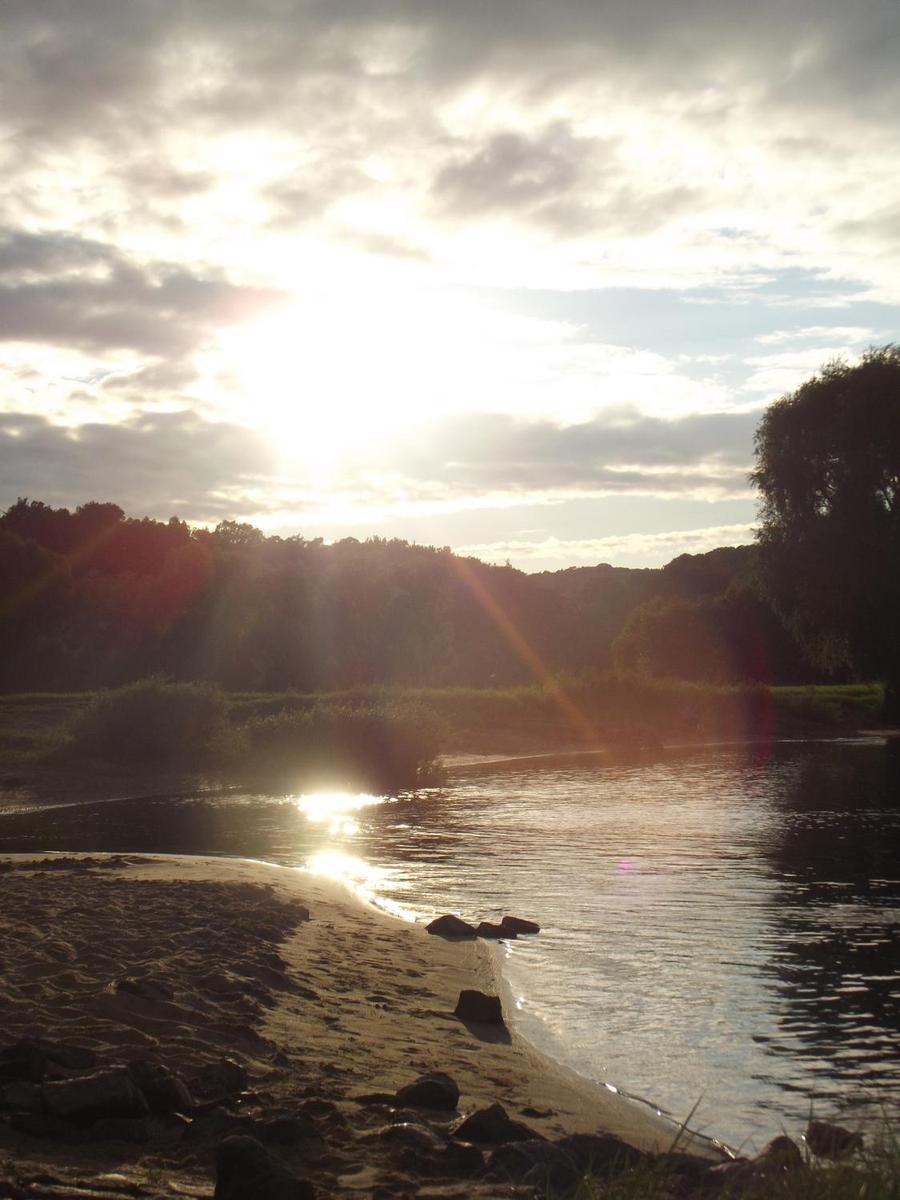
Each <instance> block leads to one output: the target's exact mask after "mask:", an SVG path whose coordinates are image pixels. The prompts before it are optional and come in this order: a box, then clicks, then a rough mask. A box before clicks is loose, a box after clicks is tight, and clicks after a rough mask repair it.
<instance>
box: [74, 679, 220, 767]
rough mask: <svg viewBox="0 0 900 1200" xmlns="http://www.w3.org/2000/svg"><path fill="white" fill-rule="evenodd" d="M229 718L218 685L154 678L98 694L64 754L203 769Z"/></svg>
mask: <svg viewBox="0 0 900 1200" xmlns="http://www.w3.org/2000/svg"><path fill="white" fill-rule="evenodd" d="M224 719H225V697H224V695H223V694H222V692H220V691H219V690H218V689H217V688H214V687H212V686H210V685H209V684H205V683H168V682H166V680H164V679H162V678H159V677H156V676H154V677H152V678H150V679H142V680H140V681H139V682H137V683H131V684H127V685H126V686H125V687H121V688H115V689H114V690H112V691H108V692H98V693H97V694H96V695H95V696H94V697H93V699H92V700H91V701H90V702H89V703H88V705H87V707H86V708H84V710H83V711H82V712H81V713H79V714H78V715H77V716H76V717H75V718H74V719H73V720H72V721H71V723H70V724H69V727H68V730H67V734H68V737H67V740H66V742H65V744H64V746H63V753H64V754H65V755H66V756H67V757H74V758H86V759H94V760H102V761H104V762H110V763H115V764H118V765H121V766H131V767H151V766H152V767H156V768H163V769H165V768H169V767H180V768H184V767H199V766H202V765H203V764H204V763H205V762H206V761H207V760H208V757H209V751H210V746H211V743H212V740H213V738H214V737H215V736H216V734H218V733H219V731H220V729H221V727H222V722H223V721H224Z"/></svg>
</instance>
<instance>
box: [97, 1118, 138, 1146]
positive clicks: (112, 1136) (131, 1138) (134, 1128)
mask: <svg viewBox="0 0 900 1200" xmlns="http://www.w3.org/2000/svg"><path fill="white" fill-rule="evenodd" d="M90 1134H91V1140H92V1141H95V1142H133V1143H134V1144H135V1145H141V1144H143V1143H144V1142H149V1141H150V1127H149V1125H148V1123H147V1118H146V1117H104V1118H103V1119H102V1120H101V1121H95V1122H94V1124H93V1125H92V1126H91V1129H90Z"/></svg>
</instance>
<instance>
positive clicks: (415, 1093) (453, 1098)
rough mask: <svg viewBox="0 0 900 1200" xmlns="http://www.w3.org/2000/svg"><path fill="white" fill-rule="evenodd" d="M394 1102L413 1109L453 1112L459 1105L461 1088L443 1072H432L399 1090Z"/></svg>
mask: <svg viewBox="0 0 900 1200" xmlns="http://www.w3.org/2000/svg"><path fill="white" fill-rule="evenodd" d="M393 1101H394V1102H395V1103H397V1104H405V1105H408V1106H409V1107H411V1108H436V1109H439V1110H440V1111H441V1112H453V1110H454V1109H455V1108H456V1106H457V1104H458V1103H459V1087H458V1086H457V1083H456V1080H454V1079H451V1078H450V1076H449V1075H445V1074H444V1072H443V1071H431V1072H429V1074H427V1075H420V1076H419V1078H418V1079H415V1080H413V1082H412V1083H407V1084H405V1085H404V1086H403V1087H402V1088H399V1089H398V1090H397V1093H396V1095H395V1096H394V1097H393Z"/></svg>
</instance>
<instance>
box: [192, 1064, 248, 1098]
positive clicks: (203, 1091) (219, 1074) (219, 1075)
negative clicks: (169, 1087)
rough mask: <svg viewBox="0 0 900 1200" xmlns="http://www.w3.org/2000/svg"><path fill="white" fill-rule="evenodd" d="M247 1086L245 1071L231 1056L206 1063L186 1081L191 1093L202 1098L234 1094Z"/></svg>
mask: <svg viewBox="0 0 900 1200" xmlns="http://www.w3.org/2000/svg"><path fill="white" fill-rule="evenodd" d="M246 1086H247V1072H246V1070H245V1068H244V1067H242V1066H241V1064H240V1063H239V1062H235V1060H234V1059H233V1058H223V1059H221V1061H219V1062H217V1063H208V1064H207V1065H206V1066H205V1067H203V1068H202V1069H201V1070H199V1071H198V1072H197V1073H196V1075H193V1076H192V1077H191V1078H190V1080H189V1081H188V1087H189V1089H190V1092H191V1095H192V1096H196V1097H198V1098H200V1099H203V1100H219V1099H221V1098H223V1097H225V1096H234V1095H236V1094H237V1093H238V1092H242V1091H243V1090H244V1089H245V1088H246Z"/></svg>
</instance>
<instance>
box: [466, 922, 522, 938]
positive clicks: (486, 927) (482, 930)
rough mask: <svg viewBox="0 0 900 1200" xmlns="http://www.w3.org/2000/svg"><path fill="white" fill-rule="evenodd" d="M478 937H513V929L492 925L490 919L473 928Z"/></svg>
mask: <svg viewBox="0 0 900 1200" xmlns="http://www.w3.org/2000/svg"><path fill="white" fill-rule="evenodd" d="M475 932H476V933H477V934H478V936H479V937H480V938H493V939H495V940H496V939H497V938H514V937H515V936H516V934H515V931H514V930H512V929H505V928H504V927H503V926H502V925H492V924H491V922H490V921H482V922H481V923H480V924H479V926H478V928H477V929H476V930H475Z"/></svg>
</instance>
